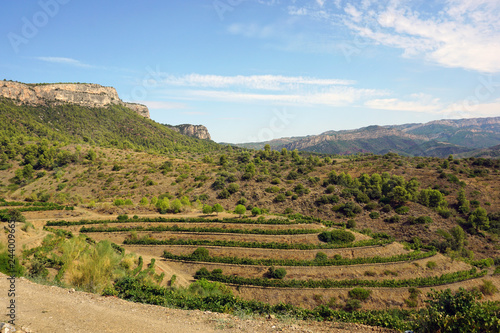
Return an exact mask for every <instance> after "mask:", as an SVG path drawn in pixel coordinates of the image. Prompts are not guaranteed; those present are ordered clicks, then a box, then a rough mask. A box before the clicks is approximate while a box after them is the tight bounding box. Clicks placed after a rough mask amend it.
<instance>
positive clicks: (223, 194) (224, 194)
mask: <svg viewBox="0 0 500 333" xmlns="http://www.w3.org/2000/svg"><path fill="white" fill-rule="evenodd" d="M230 196H231V192H229V190H228V189H226V188H225V189H223V190H222V191H220V192H219V194H218V195H217V198H218V199H228V198H229V197H230Z"/></svg>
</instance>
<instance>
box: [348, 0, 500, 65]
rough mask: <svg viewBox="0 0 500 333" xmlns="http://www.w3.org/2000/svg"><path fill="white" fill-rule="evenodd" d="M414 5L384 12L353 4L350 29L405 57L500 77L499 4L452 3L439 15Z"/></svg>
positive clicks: (394, 5) (488, 0)
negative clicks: (420, 58)
mask: <svg viewBox="0 0 500 333" xmlns="http://www.w3.org/2000/svg"><path fill="white" fill-rule="evenodd" d="M367 3H368V2H367ZM410 4H411V2H410V3H408V2H401V3H400V2H399V1H394V2H390V4H389V5H388V6H387V7H385V8H381V9H380V8H378V6H379V4H376V5H375V6H377V7H375V8H373V7H374V5H373V4H369V3H368V5H366V4H365V5H364V6H361V7H359V8H358V7H354V6H353V5H351V4H348V5H347V6H346V7H345V8H344V10H345V12H346V13H347V14H348V15H346V16H345V19H346V25H347V26H348V27H350V28H351V29H353V31H355V32H356V33H357V34H359V35H360V36H361V37H364V38H367V39H369V40H373V41H374V42H376V43H378V44H382V45H387V46H391V47H396V48H400V49H402V50H403V51H404V53H403V55H404V56H423V57H424V58H425V59H426V60H428V61H431V62H434V63H437V64H439V65H442V66H445V67H455V68H465V69H469V70H475V71H479V72H488V73H495V72H500V62H499V61H498V54H500V20H498V17H500V2H499V1H497V0H448V1H447V2H446V3H445V5H444V7H443V8H442V10H439V11H435V12H433V13H426V12H422V11H417V10H414V9H412V8H411V7H410Z"/></svg>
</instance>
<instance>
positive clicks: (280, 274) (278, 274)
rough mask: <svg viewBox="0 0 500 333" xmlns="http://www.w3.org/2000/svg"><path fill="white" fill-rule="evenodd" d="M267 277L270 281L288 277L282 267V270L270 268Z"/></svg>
mask: <svg viewBox="0 0 500 333" xmlns="http://www.w3.org/2000/svg"><path fill="white" fill-rule="evenodd" d="M267 276H268V277H269V278H270V279H279V280H281V279H283V278H284V277H285V276H286V270H285V269H284V268H283V267H281V268H274V266H271V267H269V270H268V272H267Z"/></svg>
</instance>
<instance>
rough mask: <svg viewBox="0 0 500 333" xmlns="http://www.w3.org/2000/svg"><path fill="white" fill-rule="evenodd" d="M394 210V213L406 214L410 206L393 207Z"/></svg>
mask: <svg viewBox="0 0 500 333" xmlns="http://www.w3.org/2000/svg"><path fill="white" fill-rule="evenodd" d="M394 211H395V212H396V214H399V215H405V214H408V212H409V211H410V207H408V206H401V207H398V208H396V209H394Z"/></svg>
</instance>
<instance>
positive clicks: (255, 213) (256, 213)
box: [252, 207, 262, 216]
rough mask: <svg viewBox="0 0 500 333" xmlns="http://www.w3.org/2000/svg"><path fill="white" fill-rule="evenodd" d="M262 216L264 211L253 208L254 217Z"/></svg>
mask: <svg viewBox="0 0 500 333" xmlns="http://www.w3.org/2000/svg"><path fill="white" fill-rule="evenodd" d="M260 214H262V211H261V210H260V208H257V207H253V208H252V215H253V216H257V215H260Z"/></svg>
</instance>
